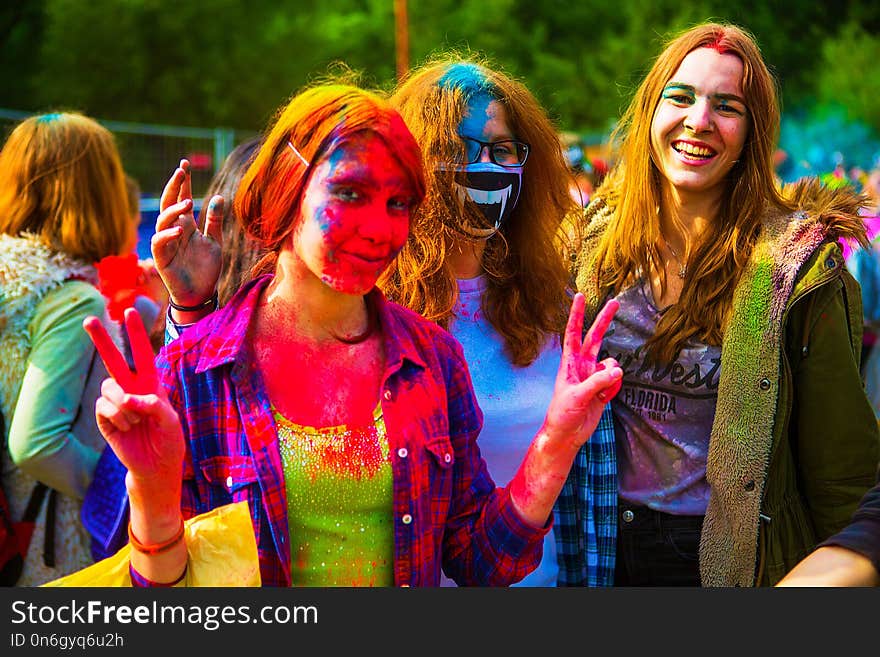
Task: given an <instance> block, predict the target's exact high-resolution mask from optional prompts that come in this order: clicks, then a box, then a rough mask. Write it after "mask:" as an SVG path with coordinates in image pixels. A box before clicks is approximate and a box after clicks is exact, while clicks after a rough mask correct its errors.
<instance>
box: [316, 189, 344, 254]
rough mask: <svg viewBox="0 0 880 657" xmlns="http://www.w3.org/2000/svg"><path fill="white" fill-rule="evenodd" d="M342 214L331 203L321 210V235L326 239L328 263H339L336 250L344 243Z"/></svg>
mask: <svg viewBox="0 0 880 657" xmlns="http://www.w3.org/2000/svg"><path fill="white" fill-rule="evenodd" d="M342 214H343V213H342V212H340V211H339V210H338V208H335V207H334V206H333V205H332V204H331V203H326V204H325V205H324V206H323V207H322V208H321V209H320V210H319V216H320V220H319V225H320V228H321V235H322V236H323V238H324V246H325V249H326V258H327V261H328V262H337V261H338V259H339V257H338V255H337V253H336V249H337V248H338V247H339V244H340V243H341V242H342V240H343V238H344V236H343V234H342V233H343V217H342Z"/></svg>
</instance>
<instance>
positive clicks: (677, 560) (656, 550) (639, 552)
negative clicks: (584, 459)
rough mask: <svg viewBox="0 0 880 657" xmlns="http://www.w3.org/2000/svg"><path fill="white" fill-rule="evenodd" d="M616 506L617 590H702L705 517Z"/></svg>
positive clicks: (615, 575) (615, 576)
mask: <svg viewBox="0 0 880 657" xmlns="http://www.w3.org/2000/svg"><path fill="white" fill-rule="evenodd" d="M617 504H618V506H617V565H616V568H615V570H614V585H615V586H700V568H699V549H700V530H701V528H702V527H703V516H673V515H670V514H668V513H661V512H660V511H654V510H652V509H649V508H647V507H644V506H635V505H633V504H630V503H629V502H626V501H625V500H618V502H617Z"/></svg>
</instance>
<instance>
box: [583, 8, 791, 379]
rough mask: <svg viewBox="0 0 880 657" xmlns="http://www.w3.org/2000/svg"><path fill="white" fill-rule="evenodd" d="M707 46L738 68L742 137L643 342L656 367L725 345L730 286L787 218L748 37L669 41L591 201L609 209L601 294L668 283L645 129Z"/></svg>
mask: <svg viewBox="0 0 880 657" xmlns="http://www.w3.org/2000/svg"><path fill="white" fill-rule="evenodd" d="M703 47H708V48H713V49H715V50H717V51H718V52H720V53H728V54H733V55H735V56H737V57H738V58H739V59H740V60H741V61H742V64H743V77H742V90H743V94H744V97H745V100H746V104H747V108H748V118H749V126H748V134H747V137H746V141H745V144H744V146H743V150H742V153H741V155H740V157H739V160H738V161H737V162H736V164H735V165H734V166H733V167H732V168H731V170H730V172H729V173H728V174H727V181H726V189H725V192H724V194H723V198H722V201H721V204H720V208H719V211H718V215H717V217H716V220H715V221H714V222H713V223H711V225H709V226H708V227H707V229H706V232H705V233H704V234H703V235H701V236H700V242H699V243H698V244H695V245H694V247H693V252H692V255H691V256H690V257H689V258H688V270H687V276H686V279H685V284H684V289H683V291H682V294H681V297H680V299H679V301H678V303H676V304H674V305H673V306H672V307H670V308H669V309H668V310H667V311H666V312H665V313H664V314H663V316H662V318H661V319H660V321H659V322H658V323H657V330H656V332H655V334H654V335H653V336H652V337H651V338H650V339H649V340H648V342H647V345H646V346H647V350H648V354H649V355H650V356H651V357H652V358H654V359H655V360H657V361H660V362H670V361H672V360H673V359H674V358H675V357H676V355H677V354H678V353H679V351H680V350H681V348H682V347H683V346H684V344H685V343H686V341H687V340H688V339H690V338H697V339H699V340H701V341H703V342H705V343H707V344H712V345H720V344H721V339H722V336H723V333H724V326H725V322H726V318H727V316H728V313H729V312H730V309H731V305H732V301H733V291H734V287H735V286H736V283H737V281H738V279H739V275H740V273H741V272H742V270H743V267H744V266H745V264H746V262H747V260H748V258H749V256H750V254H751V252H752V249H753V247H754V245H755V241H756V239H757V237H758V234H759V232H760V226H761V219H762V217H763V216H764V215H765V213H766V212H768V211H771V210H773V209H776V210H778V211H781V212H785V211H790V210H791V207H790V206H789V205H788V204H787V203H786V201H785V200H784V199H783V198H782V196H781V195H780V192H779V189H778V187H777V184H776V182H775V177H774V169H773V153H774V151H775V149H776V143H777V139H778V135H779V123H780V109H779V100H778V94H777V88H776V81H775V79H774V77H773V74H772V73H771V72H770V71H769V69H768V68H767V65H766V64H765V63H764V59H763V57H762V55H761V52H760V50H759V48H758V45H757V43H756V42H755V39H754V37H752V36H751V35H750V34H749V33H748V32H746V31H744V30H743V29H741V28H739V27H737V26H734V25H729V24H715V23H709V24H703V25H699V26H697V27H693V28H691V29H689V30H686V31H684V32H683V33H681V34H679V35H678V36H676V37H674V38H672V39H671V40H670V41H669V42H668V44H667V45H666V47H665V48H664V50H663V51H662V52H661V53H660V55H659V56H658V57H657V59H656V60H655V62H654V64H653V66H652V67H651V70H650V71H649V72H648V74H647V75H646V76H645V78H644V80H643V81H642V83H641V85H640V86H639V88H638V90H637V91H636V93H635V96H634V97H633V99H632V101H631V103H630V105H629V107H628V108H627V110H626V112H625V113H624V115H623V117H622V118H621V121H620V123H619V124H618V126H617V128H616V129H615V132H614V134H613V135H612V140H613V142H614V143H615V144H617V145H619V150H618V164H617V166H616V167H615V169H614V171H613V172H612V173H611V174H610V175H609V176H608V178H607V179H606V181H605V182H604V183H603V184H602V186H601V187H600V189H599V190H597V192H596V196H597V197H602V198H604V199H606V200H607V201H608V202H609V205H611V206H612V208H613V217H612V220H611V222H610V224H609V227H608V230H607V231H606V232H605V234H604V235H603V237H602V239H601V241H600V243H599V246H598V251H597V257H598V264H599V284H600V286H602V287H603V288H604V287H608V288H611V289H612V290H613V291H614V292H615V293H616V292H619V291H620V290H621V289H622V288H624V287H625V286H627V285H629V284H632V283H633V282H634V281H635V280H636V279H638V278H639V277H640V276H641V275H642V273H643V272H659V274H660V276H661V284H662V285H664V286H665V284H666V280H665V272H664V266H663V259H662V257H661V254H660V250H659V248H658V244H659V242H660V240H661V234H660V221H659V216H658V212H657V208H659V207H660V206H661V203H662V201H661V198H662V197H661V175H662V174H661V173H660V170H659V168H658V167H657V164H656V161H657V160H656V157H657V156H656V154H655V153H654V152H653V149H652V147H651V124H652V121H653V118H654V113H655V111H656V109H657V106H658V104H659V102H660V98H661V94H662V92H663V88H664V86H665V85H666V84H667V83H668V82H669V80H670V79H671V78H672V77H673V75H674V74H675V72H676V70H678V67H679V65H680V64H681V62H682V60H683V59H684V58H685V57H686V56H687V55H688V54H689V53H690V52H692V51H693V50H696V49H697V48H703ZM697 281H699V284H697Z"/></svg>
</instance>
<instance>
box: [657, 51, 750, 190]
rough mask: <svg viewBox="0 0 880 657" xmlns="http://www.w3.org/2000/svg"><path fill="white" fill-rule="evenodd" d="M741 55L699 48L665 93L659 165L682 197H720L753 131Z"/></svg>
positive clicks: (667, 182)
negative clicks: (743, 85) (750, 125)
mask: <svg viewBox="0 0 880 657" xmlns="http://www.w3.org/2000/svg"><path fill="white" fill-rule="evenodd" d="M742 75H743V65H742V61H740V59H739V57H737V56H736V55H732V54H721V53H719V52H718V51H717V50H714V49H712V48H697V49H696V50H694V51H692V52H690V53H689V54H688V55H687V56H686V57H685V58H684V59H683V60H682V62H681V65H680V66H679V67H678V70H676V72H675V74H674V75H673V76H672V79H671V80H669V82H668V83H667V84H666V87H665V88H664V89H663V93H662V96H661V98H660V101H659V102H658V104H657V109H656V111H655V113H654V119H653V121H652V122H651V148H652V151H653V157H654V162H655V163H656V165H657V167H658V169H659V170H660V173H661V174H662V176H663V179H664V185H667V186H671V187H672V188H673V189H674V190H675V191H676V192H677V193H678V195H679V196H680V197H681V196H687V195H691V196H692V195H694V194H697V195H700V196H703V195H712V196H716V197H717V196H720V194H721V192H722V191H723V182H724V179H725V177H726V176H727V174H728V172H729V171H730V170H731V168H733V166H734V164H736V161H737V159H738V158H739V157H740V154H741V153H742V150H743V145H744V144H745V141H746V136H747V135H748V131H749V116H748V109H747V107H746V103H745V99H744V98H743V92H742Z"/></svg>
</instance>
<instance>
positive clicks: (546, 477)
mask: <svg viewBox="0 0 880 657" xmlns="http://www.w3.org/2000/svg"><path fill="white" fill-rule="evenodd" d="M584 305H585V301H584V295H583V294H580V293H578V294H576V295H575V297H574V300H573V301H572V304H571V311H570V312H569V315H568V325H567V326H566V328H565V341H564V344H563V346H562V358H561V360H560V363H559V371H558V373H557V374H556V383H555V385H554V387H553V397H552V399H551V400H550V406H549V408H548V409H547V415H546V416H545V417H544V424H543V425H542V426H541V429H540V430H539V431H538V434H537V435H536V436H535V439H534V440H533V441H532V444H531V445H530V446H529V450H528V452H526V456H525V458H524V459H523V462H522V464H521V465H520V467H519V470H518V471H517V472H516V474H515V475H514V477H513V479H511V481H510V485H509V486H508V488H509V490H510V499H511V501H512V502H513V506H514V508H515V509H516V510H517V511H518V512H519V514H520V516H521V517H522V518H523V520H525V521H526V522H527V523H529V524H531V525H532V526H534V527H543V526H544V525H545V523H546V522H547V519H548V518H549V516H550V514H551V512H552V510H553V505H554V504H555V503H556V498H557V497H559V492H560V491H561V490H562V486H563V484H564V483H565V480H566V478H567V477H568V473H569V470H570V469H571V465H572V463H573V462H574V458H575V455H576V454H577V451H578V449H580V448H581V446H582V445H583V444H584V443H585V442H586V441H587V440H588V439H589V438H590V436H591V435H592V433H593V431H595V429H596V426H597V425H598V424H599V419H600V417H601V415H602V411H603V410H604V408H605V405H606V404H607V403H608V402H609V401H610V400H611V398H612V397H614V395H616V394H617V392H618V391H619V390H620V385H621V382H622V381H623V371H622V370H621V369H620V367H619V366H618V364H617V361H616V360H614V359H613V358H606V359H605V360H603V361H598V362H597V360H596V359H597V358H598V355H599V348H600V347H601V345H602V338H603V337H604V336H605V331H606V330H607V329H608V325H609V324H611V320H612V318H613V317H614V313H615V312H617V309H618V307H619V304H618V303H617V301H615V300H611V301H609V302H608V303H607V304H605V307H604V308H602V310H601V312H599V315H598V316H597V317H596V320H595V321H594V322H593V325H592V326H591V327H590V330H589V331H588V332H587V335H586V337H585V338H583V339H582V338H581V335H582V332H583V325H584Z"/></svg>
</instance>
